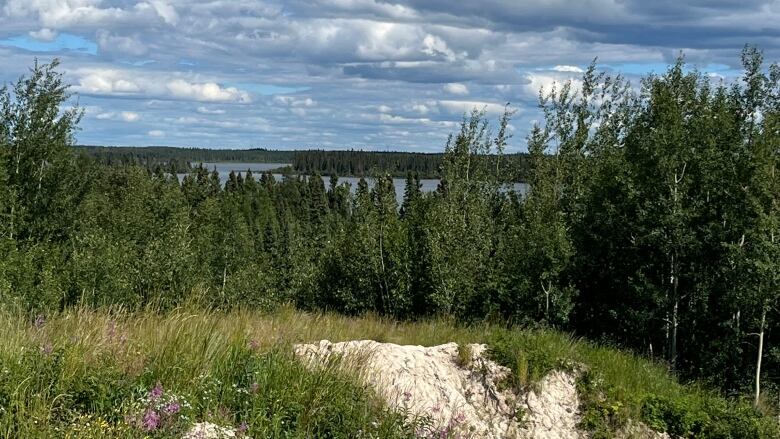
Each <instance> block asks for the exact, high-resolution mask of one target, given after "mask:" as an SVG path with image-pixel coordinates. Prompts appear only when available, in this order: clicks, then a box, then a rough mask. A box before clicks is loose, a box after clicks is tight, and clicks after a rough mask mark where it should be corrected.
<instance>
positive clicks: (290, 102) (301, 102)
mask: <svg viewBox="0 0 780 439" xmlns="http://www.w3.org/2000/svg"><path fill="white" fill-rule="evenodd" d="M274 102H276V103H278V104H282V105H286V106H288V107H314V106H316V105H317V102H316V101H315V100H314V99H312V98H309V97H306V98H303V97H298V96H282V95H277V96H274Z"/></svg>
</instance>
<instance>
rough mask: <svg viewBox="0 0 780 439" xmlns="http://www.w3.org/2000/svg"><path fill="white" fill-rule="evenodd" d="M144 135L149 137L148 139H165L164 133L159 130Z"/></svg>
mask: <svg viewBox="0 0 780 439" xmlns="http://www.w3.org/2000/svg"><path fill="white" fill-rule="evenodd" d="M146 134H147V135H149V137H165V132H163V131H160V130H151V131H149V132H148V133H146Z"/></svg>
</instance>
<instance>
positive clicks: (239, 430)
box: [236, 421, 249, 436]
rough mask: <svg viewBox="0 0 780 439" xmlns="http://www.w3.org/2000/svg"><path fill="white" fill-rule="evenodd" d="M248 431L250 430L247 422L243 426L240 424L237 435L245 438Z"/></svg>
mask: <svg viewBox="0 0 780 439" xmlns="http://www.w3.org/2000/svg"><path fill="white" fill-rule="evenodd" d="M247 430H249V425H248V424H247V423H246V421H243V422H241V424H239V426H238V428H237V429H236V433H238V434H240V435H242V436H243V435H244V433H246V431H247Z"/></svg>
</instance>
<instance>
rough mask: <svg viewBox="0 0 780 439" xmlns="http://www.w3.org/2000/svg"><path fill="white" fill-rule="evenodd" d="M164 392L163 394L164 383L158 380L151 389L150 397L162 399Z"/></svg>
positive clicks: (154, 399)
mask: <svg viewBox="0 0 780 439" xmlns="http://www.w3.org/2000/svg"><path fill="white" fill-rule="evenodd" d="M162 394H163V387H162V384H160V382H159V381H158V382H157V385H155V386H154V388H153V389H152V390H150V391H149V399H151V400H152V401H156V400H158V399H160V397H161V396H162Z"/></svg>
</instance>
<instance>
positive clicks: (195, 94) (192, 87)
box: [166, 79, 252, 103]
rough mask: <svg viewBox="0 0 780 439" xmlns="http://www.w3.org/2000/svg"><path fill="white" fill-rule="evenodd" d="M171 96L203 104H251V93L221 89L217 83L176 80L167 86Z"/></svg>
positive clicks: (232, 88) (233, 88)
mask: <svg viewBox="0 0 780 439" xmlns="http://www.w3.org/2000/svg"><path fill="white" fill-rule="evenodd" d="M166 88H167V89H168V92H169V93H170V95H171V96H173V97H175V98H179V99H185V100H193V101H203V102H238V103H249V102H251V101H252V99H251V98H250V97H249V93H247V92H245V91H241V90H239V89H237V88H235V87H221V86H220V85H219V84H217V83H215V82H206V83H201V84H197V83H192V82H187V81H185V80H183V79H174V80H172V81H170V82H168V84H167V85H166Z"/></svg>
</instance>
